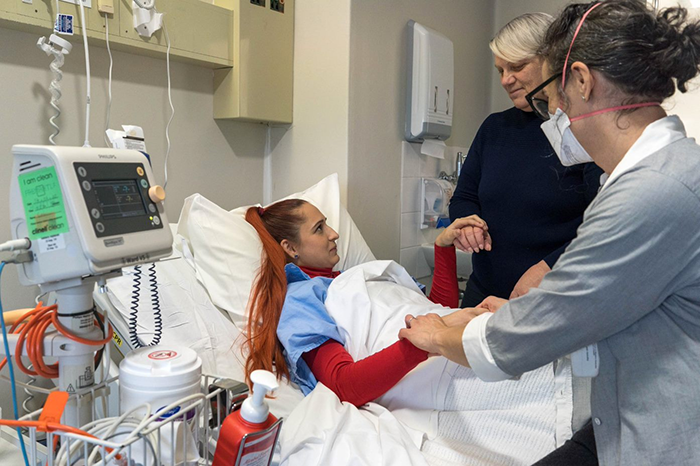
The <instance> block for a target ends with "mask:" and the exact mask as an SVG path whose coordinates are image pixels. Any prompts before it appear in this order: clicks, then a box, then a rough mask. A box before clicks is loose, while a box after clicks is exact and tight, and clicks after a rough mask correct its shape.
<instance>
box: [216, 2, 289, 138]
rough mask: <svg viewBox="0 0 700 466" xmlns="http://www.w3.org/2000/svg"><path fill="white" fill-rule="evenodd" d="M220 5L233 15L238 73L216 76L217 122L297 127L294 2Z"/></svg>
mask: <svg viewBox="0 0 700 466" xmlns="http://www.w3.org/2000/svg"><path fill="white" fill-rule="evenodd" d="M217 4H219V5H221V6H225V7H228V8H231V9H232V10H233V12H234V19H233V21H234V25H233V31H234V33H233V68H224V69H218V70H215V71H214V118H219V119H236V120H244V121H253V122H258V121H260V122H270V123H284V124H289V123H291V122H292V93H293V79H294V0H286V1H285V0H221V1H219V0H217ZM280 10H282V11H280Z"/></svg>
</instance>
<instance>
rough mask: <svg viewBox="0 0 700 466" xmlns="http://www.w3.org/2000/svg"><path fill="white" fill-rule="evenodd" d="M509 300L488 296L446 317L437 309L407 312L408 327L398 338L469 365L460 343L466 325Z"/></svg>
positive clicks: (433, 353)
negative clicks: (417, 314)
mask: <svg viewBox="0 0 700 466" xmlns="http://www.w3.org/2000/svg"><path fill="white" fill-rule="evenodd" d="M506 302H507V300H505V299H501V298H497V297H495V296H489V297H488V298H486V299H485V300H484V301H482V302H481V303H480V304H479V305H478V306H477V307H468V308H465V309H460V310H458V311H455V312H453V313H451V314H448V315H446V316H443V317H440V316H439V315H437V314H434V313H431V314H425V315H422V316H413V315H411V314H408V315H407V316H406V317H405V322H406V328H403V329H401V330H400V331H399V339H404V338H405V339H407V340H408V341H410V342H411V343H413V345H414V346H416V347H418V348H420V349H422V350H424V351H427V352H428V353H430V354H431V355H442V356H445V357H447V358H449V359H451V360H453V361H456V362H460V363H463V364H465V365H466V359H465V358H464V352H463V351H462V344H461V342H462V333H463V332H464V327H465V326H466V325H467V324H468V323H469V322H471V321H472V319H474V318H475V317H477V316H480V315H481V314H483V313H485V312H496V311H497V310H498V308H500V307H501V306H502V305H503V304H505V303H506ZM460 355H461V356H460ZM462 359H464V361H462Z"/></svg>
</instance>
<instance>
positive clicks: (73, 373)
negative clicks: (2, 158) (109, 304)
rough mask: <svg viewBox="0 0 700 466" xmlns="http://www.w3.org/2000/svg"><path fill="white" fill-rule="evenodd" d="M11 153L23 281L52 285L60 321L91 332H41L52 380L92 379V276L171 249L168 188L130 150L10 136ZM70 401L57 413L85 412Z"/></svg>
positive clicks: (75, 385) (83, 382) (79, 384)
mask: <svg viewBox="0 0 700 466" xmlns="http://www.w3.org/2000/svg"><path fill="white" fill-rule="evenodd" d="M12 153H13V156H14V168H13V177H12V185H11V192H10V203H11V206H10V214H11V228H12V236H13V238H15V239H24V238H26V239H28V240H27V241H25V243H24V244H25V246H23V248H24V249H25V252H24V253H23V255H20V257H18V258H17V260H16V262H19V269H18V272H19V279H20V282H21V283H22V284H23V285H39V287H40V289H41V291H42V292H44V293H45V292H48V291H55V292H56V297H57V301H58V311H57V312H58V313H57V315H58V321H59V322H60V324H61V326H62V327H64V328H65V329H67V330H68V331H69V332H71V333H72V334H73V335H76V336H79V337H81V338H82V339H84V340H88V341H91V342H93V344H91V345H88V344H84V343H76V342H75V341H74V340H72V339H69V338H67V337H65V336H63V335H60V334H56V333H54V334H47V335H46V337H45V339H44V345H45V354H46V355H47V356H55V357H57V358H58V360H59V388H60V389H61V390H65V391H67V392H69V393H75V392H77V391H79V390H80V389H84V388H89V387H90V386H91V385H92V384H93V383H94V378H93V372H94V352H95V351H96V350H97V349H99V347H100V346H102V344H101V343H99V344H98V342H99V341H100V340H104V339H105V337H106V336H105V335H102V333H101V332H100V331H99V329H98V328H96V327H95V326H94V316H93V301H92V290H93V288H94V284H95V282H97V281H103V280H104V279H105V278H107V277H108V276H114V275H118V274H119V273H120V272H121V268H122V267H124V266H126V265H136V264H140V263H144V262H153V261H155V260H157V259H159V258H162V257H164V256H167V255H169V254H170V253H171V248H172V246H171V245H172V235H171V233H170V229H169V228H168V221H167V218H166V215H165V210H164V207H163V200H164V199H165V192H164V191H163V188H161V187H160V186H157V185H156V184H155V180H154V177H153V173H152V171H151V167H150V164H149V163H148V159H147V158H146V157H145V156H144V155H143V154H142V153H140V152H137V151H133V150H117V149H102V148H83V147H57V146H30V145H16V146H14V147H13V148H12ZM9 339H10V343H14V342H15V341H16V335H10V336H9ZM25 350H26V348H25ZM14 351H15V345H14V344H13V345H12V349H11V352H12V353H14ZM69 405H70V404H69ZM69 408H70V406H69ZM73 408H74V409H73V410H72V411H71V410H70V409H69V410H67V411H66V416H67V419H66V421H64V422H66V423H68V424H70V425H83V424H85V423H86V422H88V421H89V418H90V413H89V411H86V410H85V409H82V410H81V409H80V408H79V407H78V406H73Z"/></svg>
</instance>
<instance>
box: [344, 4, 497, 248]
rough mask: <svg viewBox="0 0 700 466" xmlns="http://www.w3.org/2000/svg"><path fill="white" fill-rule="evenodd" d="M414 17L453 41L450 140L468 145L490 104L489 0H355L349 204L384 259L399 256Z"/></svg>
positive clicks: (452, 142)
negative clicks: (410, 33)
mask: <svg viewBox="0 0 700 466" xmlns="http://www.w3.org/2000/svg"><path fill="white" fill-rule="evenodd" d="M411 19H413V20H415V21H417V22H419V23H422V24H424V25H426V26H428V27H430V28H433V29H435V30H437V31H439V32H441V33H443V34H445V35H446V36H447V37H448V38H449V39H451V40H452V42H453V43H454V53H455V89H454V96H455V105H454V119H453V127H452V137H451V138H450V139H449V140H448V141H447V144H448V145H451V146H461V147H469V144H470V143H471V139H472V137H473V135H474V133H475V132H476V130H477V129H478V127H479V125H480V124H481V122H482V121H483V119H484V118H485V117H486V116H487V115H488V113H489V107H490V105H489V103H490V102H489V77H490V73H491V72H490V68H489V67H490V66H491V65H490V62H489V60H490V52H489V49H488V41H489V39H490V37H491V34H492V30H493V2H492V1H488V0H480V1H468V2H466V1H461V0H433V1H429V2H428V1H423V0H355V1H353V2H352V22H351V28H350V31H351V37H350V108H349V111H350V121H349V124H350V131H349V137H350V139H349V156H348V164H349V165H348V210H349V211H350V213H351V214H352V216H353V218H354V219H355V222H356V223H357V224H358V226H359V228H360V230H361V231H362V233H363V235H364V237H365V239H366V240H367V243H368V244H369V246H370V248H372V251H374V253H375V255H377V257H380V258H383V259H394V260H399V256H400V247H401V237H402V235H401V224H402V221H401V209H402V199H401V182H402V166H401V163H402V142H403V139H404V138H403V134H404V114H405V89H406V63H407V61H406V50H407V39H406V23H407V22H408V21H409V20H411ZM449 165H450V166H452V163H451V162H449ZM436 169H437V165H436ZM436 175H437V172H435V173H433V176H436ZM404 223H405V222H404Z"/></svg>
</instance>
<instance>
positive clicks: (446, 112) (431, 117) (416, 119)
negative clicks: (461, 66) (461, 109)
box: [406, 21, 454, 141]
mask: <svg viewBox="0 0 700 466" xmlns="http://www.w3.org/2000/svg"><path fill="white" fill-rule="evenodd" d="M407 79H408V85H407V86H406V140H408V141H422V140H424V139H439V140H441V141H444V140H446V139H447V138H449V137H450V134H451V133H452V107H453V102H454V47H453V45H452V41H451V40H450V39H448V38H447V37H445V36H444V35H442V34H440V33H439V32H437V31H434V30H432V29H430V28H427V27H425V26H423V25H421V24H418V23H416V22H415V21H409V22H408V70H407Z"/></svg>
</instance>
